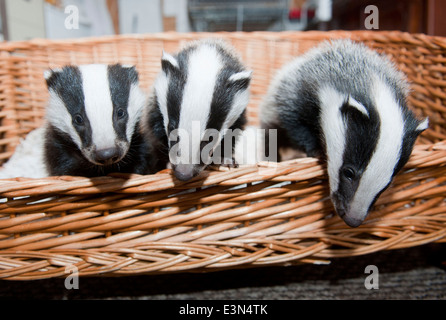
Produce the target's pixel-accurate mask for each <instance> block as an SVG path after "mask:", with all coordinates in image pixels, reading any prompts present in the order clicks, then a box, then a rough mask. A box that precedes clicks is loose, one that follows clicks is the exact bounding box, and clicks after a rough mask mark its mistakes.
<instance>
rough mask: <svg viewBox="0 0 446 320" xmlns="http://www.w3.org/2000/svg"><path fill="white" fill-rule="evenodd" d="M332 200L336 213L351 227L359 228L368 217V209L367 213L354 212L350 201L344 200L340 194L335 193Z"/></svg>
mask: <svg viewBox="0 0 446 320" xmlns="http://www.w3.org/2000/svg"><path fill="white" fill-rule="evenodd" d="M331 199H332V201H333V205H334V207H335V210H336V213H337V214H338V216H339V217H341V218H342V220H344V222H345V223H346V224H347V225H348V226H349V227H352V228H356V227H359V226H360V225H361V223H363V222H364V220H365V218H366V217H367V214H368V210H367V209H365V211H358V210H352V208H351V203H350V201H348V200H346V199H344V198H343V197H342V196H341V195H340V194H339V193H337V192H335V193H333V194H332V195H331Z"/></svg>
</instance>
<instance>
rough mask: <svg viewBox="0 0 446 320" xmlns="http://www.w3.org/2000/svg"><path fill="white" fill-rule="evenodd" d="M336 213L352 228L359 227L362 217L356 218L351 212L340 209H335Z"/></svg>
mask: <svg viewBox="0 0 446 320" xmlns="http://www.w3.org/2000/svg"><path fill="white" fill-rule="evenodd" d="M336 212H337V214H338V215H339V216H340V217H341V218H342V220H344V222H345V223H346V224H347V225H348V226H349V227H352V228H356V227H359V226H360V225H361V223H362V222H363V221H364V219H358V218H356V217H355V215H354V214H352V213H351V212H347V211H344V210H342V209H336Z"/></svg>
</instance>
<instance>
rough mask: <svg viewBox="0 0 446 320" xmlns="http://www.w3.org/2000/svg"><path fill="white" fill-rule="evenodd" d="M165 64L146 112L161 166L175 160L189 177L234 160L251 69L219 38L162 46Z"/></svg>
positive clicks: (179, 172)
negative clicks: (172, 50)
mask: <svg viewBox="0 0 446 320" xmlns="http://www.w3.org/2000/svg"><path fill="white" fill-rule="evenodd" d="M161 66H162V70H161V72H160V73H159V75H158V77H157V79H156V81H155V84H154V87H153V90H152V94H151V96H150V97H149V107H148V108H147V109H146V110H145V111H144V115H143V123H144V125H145V126H146V127H145V131H146V134H147V140H149V141H157V142H158V144H157V145H156V146H154V147H155V149H156V150H157V159H158V168H157V169H158V170H159V169H163V168H165V167H166V165H168V164H169V163H170V165H171V166H172V169H173V173H174V175H175V177H176V178H177V179H179V180H182V181H187V180H189V179H191V178H193V177H195V176H197V175H198V174H199V173H200V172H201V171H202V170H203V169H204V168H205V167H206V166H207V165H209V164H211V163H212V164H226V165H234V160H233V152H234V145H235V142H236V141H237V139H238V137H239V135H240V134H241V132H242V131H241V129H242V128H243V127H244V125H245V123H246V115H245V110H246V107H247V105H248V100H249V88H248V87H249V83H250V79H251V71H248V70H246V69H245V67H244V66H243V64H242V63H241V60H240V58H239V57H238V56H237V54H236V53H235V51H234V49H233V48H232V47H231V46H230V45H229V44H227V43H225V42H224V41H222V40H219V39H204V40H200V41H193V42H190V43H189V44H187V45H186V46H185V47H184V48H183V49H182V50H181V51H180V52H178V53H177V54H175V55H171V54H168V53H166V52H163V55H162V58H161ZM237 129H240V130H237ZM234 141H235V142H234ZM228 149H229V150H228ZM217 155H218V156H217ZM216 159H217V161H215V160H216ZM210 160H212V161H213V162H212V161H210ZM216 162H220V163H216Z"/></svg>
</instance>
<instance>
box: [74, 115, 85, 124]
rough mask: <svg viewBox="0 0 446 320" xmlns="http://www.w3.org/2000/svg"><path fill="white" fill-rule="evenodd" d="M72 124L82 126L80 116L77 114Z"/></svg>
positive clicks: (82, 122)
mask: <svg viewBox="0 0 446 320" xmlns="http://www.w3.org/2000/svg"><path fill="white" fill-rule="evenodd" d="M74 123H76V124H77V125H82V124H84V118H82V116H81V115H80V114H77V115H75V116H74Z"/></svg>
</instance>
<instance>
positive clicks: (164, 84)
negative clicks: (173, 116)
mask: <svg viewBox="0 0 446 320" xmlns="http://www.w3.org/2000/svg"><path fill="white" fill-rule="evenodd" d="M168 88H169V76H168V75H167V74H165V73H164V72H160V74H159V75H158V77H157V78H156V80H155V85H154V89H155V94H156V97H157V100H158V104H159V107H160V111H161V114H162V115H163V122H164V128H165V129H166V131H167V126H168V124H169V114H168V112H167V91H168ZM147 111H148V110H147ZM145 114H146V116H147V115H148V112H146V113H145ZM145 122H147V121H145Z"/></svg>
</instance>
